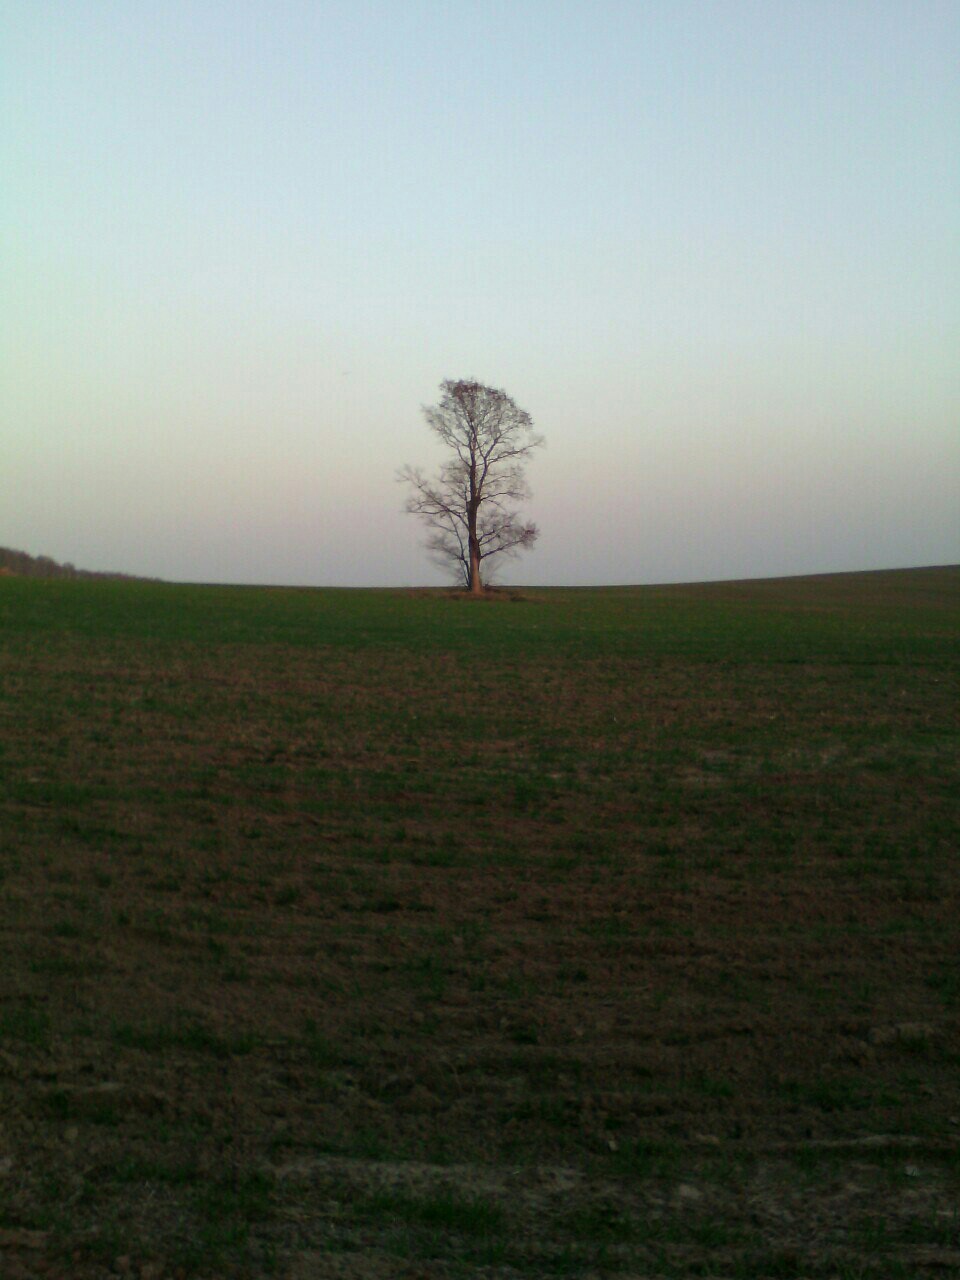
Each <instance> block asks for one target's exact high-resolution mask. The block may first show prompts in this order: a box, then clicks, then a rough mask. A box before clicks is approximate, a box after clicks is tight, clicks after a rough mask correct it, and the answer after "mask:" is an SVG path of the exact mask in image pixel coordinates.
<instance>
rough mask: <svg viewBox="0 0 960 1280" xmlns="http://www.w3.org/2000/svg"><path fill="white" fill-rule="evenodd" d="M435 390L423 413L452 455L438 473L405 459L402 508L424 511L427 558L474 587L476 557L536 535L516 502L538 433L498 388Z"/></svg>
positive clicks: (480, 560)
mask: <svg viewBox="0 0 960 1280" xmlns="http://www.w3.org/2000/svg"><path fill="white" fill-rule="evenodd" d="M440 390H441V391H442V393H443V394H442V396H441V398H440V403H439V404H436V405H430V406H425V407H424V410H423V413H424V417H425V418H426V420H427V425H428V426H429V427H430V429H431V431H433V432H435V434H436V435H438V436H439V437H440V439H441V440H442V441H443V443H444V444H445V445H446V446H447V447H448V448H449V449H450V451H451V456H450V457H449V458H448V460H447V461H446V462H445V463H444V464H443V466H442V467H441V468H440V473H439V475H438V476H437V477H436V479H433V480H431V479H428V478H427V477H426V476H424V474H423V472H422V471H421V470H420V469H419V468H417V467H410V466H407V467H404V468H403V469H402V471H400V473H399V477H398V478H399V479H400V480H401V481H402V482H403V483H405V484H408V485H409V486H410V489H411V493H410V497H409V498H408V499H407V506H406V509H407V511H409V512H410V513H411V514H412V515H417V516H423V518H424V521H425V522H426V525H427V527H428V528H429V529H430V531H431V532H430V535H429V537H428V538H427V548H428V550H429V551H430V552H431V554H432V555H433V558H434V559H435V560H436V561H437V562H438V563H439V564H442V565H444V566H445V567H451V568H453V569H454V570H455V572H456V575H457V578H458V580H460V581H462V582H463V585H464V587H465V588H466V589H467V590H468V591H470V592H472V593H473V594H474V595H480V594H482V592H483V576H482V573H481V565H485V564H486V562H487V561H488V560H491V559H493V557H494V556H512V555H517V554H518V553H519V552H520V551H524V550H526V549H527V548H529V547H532V546H533V544H534V543H535V542H536V540H537V534H538V530H537V526H536V525H535V524H531V523H530V522H529V521H524V520H522V519H521V517H520V513H519V511H517V510H516V509H515V504H516V503H518V502H523V501H524V500H525V499H526V498H529V496H530V489H529V487H528V485H527V479H526V475H525V474H524V463H525V462H526V460H527V458H528V457H529V456H530V454H531V453H532V452H533V450H534V449H536V448H539V446H540V445H542V444H543V437H542V436H539V435H537V434H536V432H534V430H533V420H532V419H531V417H530V415H529V413H526V412H525V411H524V410H523V409H519V408H518V407H517V406H516V405H515V404H514V402H513V401H512V400H511V399H510V397H509V396H508V395H507V394H506V392H504V391H497V390H496V389H495V388H493V387H485V386H483V385H482V384H481V383H479V382H474V381H472V380H466V381H462V382H452V381H447V382H442V383H441V384H440Z"/></svg>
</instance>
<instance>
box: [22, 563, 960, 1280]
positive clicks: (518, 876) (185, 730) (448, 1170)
mask: <svg viewBox="0 0 960 1280" xmlns="http://www.w3.org/2000/svg"><path fill="white" fill-rule="evenodd" d="M958 638H960V571H958V570H956V569H933V570H918V571H912V572H902V573H879V574H863V575H836V576H829V577H823V578H819V579H797V580H784V581H780V582H777V581H770V582H754V583H727V584H712V585H700V586H689V587H651V588H616V589H609V590H599V589H598V590H593V589H590V590H529V591H526V592H523V593H522V598H521V599H512V598H501V599H499V600H496V601H485V602H481V603H479V604H477V603H471V602H468V601H464V600H462V599H458V598H456V597H453V596H451V595H450V594H448V593H444V592H438V591H422V592H402V591H380V592H378V591H354V592H351V591H310V590H279V589H262V588H243V589H241V588H218V587H191V586H174V585H164V584H156V583H153V584H147V583H131V582H107V581H104V582H98V581H91V582H56V581H49V582H47V581H20V580H17V579H9V578H7V579H0V690H2V698H3V701H2V705H0V713H2V715H0V950H2V954H0V1090H2V1092H3V1096H4V1105H5V1111H4V1126H3V1135H2V1136H3V1140H4V1144H5V1145H4V1147H3V1150H2V1151H0V1161H3V1160H6V1159H8V1158H9V1160H10V1161H11V1163H10V1165H9V1168H7V1166H6V1165H4V1166H3V1168H4V1169H6V1172H5V1173H4V1174H2V1175H0V1176H2V1178H3V1180H4V1181H3V1190H4V1193H5V1195H6V1200H5V1202H4V1207H3V1209H2V1213H3V1225H4V1226H5V1227H9V1228H11V1229H23V1230H26V1229H30V1230H42V1231H46V1232H48V1233H49V1236H50V1241H49V1249H48V1250H47V1252H49V1253H50V1255H51V1256H50V1258H49V1259H45V1261H48V1262H49V1266H48V1268H47V1269H48V1270H52V1271H54V1272H56V1271H57V1268H59V1270H60V1271H63V1270H64V1268H66V1269H67V1270H69V1269H70V1267H71V1266H73V1265H74V1264H73V1261H72V1260H73V1257H74V1254H77V1256H78V1258H79V1259H80V1262H81V1264H82V1265H87V1263H88V1262H89V1263H90V1266H91V1267H93V1266H95V1265H96V1266H102V1267H103V1268H106V1269H111V1268H112V1269H114V1270H115V1269H116V1268H115V1267H114V1263H115V1260H116V1258H118V1257H121V1256H124V1255H128V1256H130V1257H131V1259H132V1261H131V1267H132V1268H133V1270H134V1273H136V1272H137V1270H138V1268H140V1267H141V1266H142V1265H144V1264H147V1263H149V1262H151V1261H152V1260H155V1259H163V1260H164V1263H165V1265H166V1266H167V1268H168V1270H170V1271H171V1272H175V1271H176V1269H177V1268H181V1269H183V1270H184V1272H185V1273H186V1274H188V1275H191V1276H196V1277H198V1278H201V1277H210V1276H212V1275H215V1274H230V1275H233V1274H236V1275H237V1276H257V1275H266V1274H270V1273H271V1270H274V1271H276V1272H277V1273H278V1274H287V1273H288V1272H289V1269H290V1267H291V1266H293V1264H294V1263H295V1262H296V1260H297V1258H298V1256H300V1254H303V1255H304V1256H307V1255H314V1256H320V1257H325V1256H327V1255H328V1254H329V1255H330V1256H333V1255H343V1257H344V1258H346V1259H348V1260H349V1259H350V1258H351V1257H352V1258H353V1261H354V1262H355V1263H356V1267H355V1270H357V1269H359V1271H358V1273H360V1271H362V1268H363V1266H365V1265H366V1264H367V1263H368V1262H370V1263H371V1266H373V1267H374V1272H375V1269H376V1267H378V1266H379V1267H381V1269H382V1266H383V1265H386V1264H384V1263H383V1258H385V1257H386V1258H388V1259H391V1258H392V1259H393V1260H394V1262H391V1263H390V1264H389V1265H395V1264H396V1265H400V1264H399V1263H398V1262H397V1260H398V1259H403V1260H404V1262H403V1265H404V1266H406V1265H407V1264H409V1265H410V1266H411V1267H413V1268H416V1267H424V1268H430V1267H435V1268H436V1269H437V1271H438V1273H441V1274H444V1275H447V1274H449V1275H451V1276H464V1277H465V1276H469V1275H472V1274H476V1272H477V1270H478V1269H479V1268H483V1267H488V1268H500V1269H501V1270H504V1273H505V1274H510V1275H512V1276H522V1277H541V1276H554V1275H556V1276H562V1275H568V1276H575V1275H583V1274H587V1273H590V1272H594V1273H596V1274H598V1275H606V1274H611V1275H616V1274H618V1273H619V1274H624V1275H634V1274H661V1275H664V1276H678V1277H679V1276H681V1275H697V1274H700V1275H705V1276H709V1275H713V1274H718V1273H719V1274H724V1275H727V1274H729V1275H731V1276H744V1277H746V1276H753V1275H768V1274H769V1275H783V1276H786V1275H796V1276H799V1275H816V1276H826V1275H837V1276H847V1275H849V1276H853V1275H864V1276H866V1275H876V1276H881V1275H883V1276H885V1275H891V1276H893V1275H896V1274H902V1275H908V1274H909V1275H913V1274H923V1271H922V1270H918V1268H919V1267H921V1266H922V1265H926V1264H923V1263H922V1258H923V1256H924V1255H923V1250H924V1249H925V1248H930V1249H933V1248H936V1249H945V1248H947V1247H948V1246H949V1247H952V1245H950V1242H951V1241H952V1239H953V1236H952V1235H951V1231H952V1230H953V1225H954V1224H955V1218H951V1217H950V1213H951V1211H952V1210H953V1209H955V1207H956V1205H957V1203H958V1199H960V1157H958V1154H957V1152H958V1150H960V1129H958V1127H957V1124H956V1123H955V1121H956V1118H957V1117H956V1103H955V1083H956V1081H955V1076H956V1069H957V1065H958V1063H960V1039H958V1028H957V1022H956V1013H957V1006H958V993H960V986H958V981H957V977H956V967H957V966H956V921H957V918H958V915H960V864H958V860H957V857H956V851H957V848H958V847H960V804H958V798H957V788H956V779H957V776H958V774H960V740H958V734H957V707H958V706H960V639H958ZM902 1027H906V1028H907V1030H904V1031H902V1032H901V1031H900V1030H899V1028H902ZM911 1027H913V1028H914V1029H913V1030H912V1031H911V1030H910V1029H909V1028H911ZM877 1028H879V1029H880V1030H879V1033H875V1032H876V1029H877ZM890 1028H894V1029H895V1030H894V1031H893V1032H890V1031H889V1030H888V1029H890ZM918 1028H919V1029H918ZM872 1033H875V1034H872ZM103 1086H107V1087H106V1088H104V1087H103ZM876 1135H893V1136H894V1138H895V1139H896V1143H895V1144H893V1145H887V1146H883V1147H871V1146H869V1145H866V1146H864V1145H862V1143H863V1140H864V1139H869V1138H870V1137H871V1136H876ZM831 1144H832V1145H831ZM908 1168H909V1169H911V1170H912V1169H914V1168H916V1169H918V1170H919V1171H920V1172H919V1173H918V1174H916V1175H914V1174H913V1173H908V1172H907V1169H908ZM850 1187H855V1188H860V1189H861V1190H860V1191H858V1192H857V1193H856V1194H855V1193H854V1192H852V1191H850V1190H849V1188H850ZM681 1189H683V1190H682V1191H681ZM915 1190H916V1191H918V1195H917V1196H916V1198H915V1199H910V1197H909V1196H907V1195H906V1193H907V1192H910V1193H911V1194H912V1193H913V1191H915ZM7 1192H9V1194H7ZM784 1210H785V1211H786V1212H787V1213H789V1214H790V1215H791V1217H790V1218H789V1221H792V1222H793V1223H794V1224H795V1228H796V1229H795V1231H794V1233H793V1236H792V1241H793V1243H790V1244H789V1247H787V1246H784V1245H783V1243H782V1242H781V1240H780V1234H781V1233H782V1224H783V1222H785V1221H788V1219H787V1218H786V1217H785V1216H784V1215H783V1212H782V1211H784ZM885 1214H886V1219H887V1221H889V1223H890V1224H891V1225H890V1228H889V1230H882V1229H881V1228H880V1227H879V1226H878V1223H879V1222H882V1221H883V1220H884V1215H885ZM778 1215H779V1216H778ZM814 1239H817V1240H818V1242H819V1243H818V1245H817V1247H816V1249H814V1247H813V1246H812V1245H810V1247H807V1245H806V1244H803V1243H802V1242H803V1241H808V1242H809V1241H812V1240H814ZM796 1241H800V1242H801V1243H799V1244H797V1243H796ZM851 1242H853V1243H852V1244H851ZM858 1250H859V1255H858V1253H857V1251H858ZM375 1259H379V1260H380V1261H378V1262H375V1263H374V1262H371V1260H375ZM918 1259H920V1262H918ZM911 1268H912V1270H911Z"/></svg>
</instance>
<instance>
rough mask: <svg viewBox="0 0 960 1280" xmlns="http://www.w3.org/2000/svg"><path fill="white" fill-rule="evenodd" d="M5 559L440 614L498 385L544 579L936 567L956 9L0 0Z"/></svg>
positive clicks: (947, 525)
mask: <svg viewBox="0 0 960 1280" xmlns="http://www.w3.org/2000/svg"><path fill="white" fill-rule="evenodd" d="M2 14H3V27H4V34H3V42H2V43H3V49H4V53H3V55H2V56H3V60H4V66H3V68H2V77H0V78H2V89H0V122H2V123H0V130H2V139H0V172H2V173H3V175H4V178H3V189H2V195H0V213H2V221H3V240H4V250H3V263H2V285H3V291H4V295H5V298H6V302H5V305H4V315H5V323H4V330H3V353H2V354H3V368H4V374H3V379H2V384H0V411H2V428H0V468H2V474H3V479H4V484H3V505H2V508H0V545H7V546H14V547H21V548H23V549H25V550H29V551H32V552H34V553H45V554H48V555H52V556H55V557H56V558H58V559H66V560H72V561H74V562H75V563H77V564H78V565H82V566H84V567H87V568H116V569H122V570H126V571H128V572H133V573H145V574H154V575H159V576H163V577H167V578H173V579H188V580H189V579H192V580H207V581H213V580H217V581H238V582H251V581H256V582H288V583H316V584H344V585H351V584H352V585H391V584H403V583H418V582H430V581H437V580H438V577H437V573H436V571H435V570H434V569H432V567H431V566H430V564H429V562H428V561H427V559H426V557H425V555H424V553H423V551H422V549H421V546H420V543H421V530H420V529H419V527H418V525H417V523H416V521H415V520H414V519H413V518H411V517H408V516H404V515H403V514H402V513H401V506H402V499H403V495H402V492H401V491H400V489H399V488H398V487H397V485H396V483H395V480H394V473H395V471H396V469H397V468H398V467H399V466H400V465H401V464H403V463H405V462H413V463H423V464H431V463H433V462H435V461H436V460H438V457H439V455H438V454H437V452H436V449H435V448H434V444H433V442H432V440H431V438H430V436H429V435H428V433H427V431H426V428H425V426H424V425H423V422H422V419H421V416H420V406H421V405H422V404H424V403H430V402H432V401H433V400H434V399H435V398H436V395H437V386H438V383H439V382H440V381H441V379H443V378H450V377H476V378H479V379H480V380H482V381H485V382H489V383H492V384H493V385H495V386H500V387H503V388H504V389H505V390H507V391H508V392H509V393H510V394H511V395H513V396H514V398H515V399H516V400H517V401H518V403H519V404H520V405H521V406H522V407H523V408H525V409H527V410H528V411H529V412H530V413H531V414H532V415H533V417H534V419H535V421H536V424H537V427H538V428H539V429H540V430H541V431H542V432H543V434H544V435H545V436H546V438H547V442H548V443H547V448H546V449H545V450H544V451H543V452H542V453H541V454H540V456H538V457H537V458H536V460H535V462H534V463H533V465H532V466H531V469H530V479H531V482H532V486H533V490H534V497H533V500H532V502H531V503H530V504H529V507H528V512H529V514H530V515H531V516H532V517H533V518H534V519H536V520H537V521H538V523H539V524H540V526H541V529H542V536H541V541H540V544H539V546H538V548H537V550H536V551H535V552H533V553H532V555H530V556H528V557H526V558H525V559H524V560H522V561H519V562H517V564H516V565H515V566H514V567H513V568H512V569H511V570H510V571H509V572H508V573H507V574H506V575H504V577H505V579H506V580H512V581H526V582H541V583H593V582H597V583H603V582H651V581H675V580H698V579H706V578H724V577H748V576H757V575H774V574H787V573H803V572H821V571H829V570H836V569H858V568H875V567H885V566H894V565H914V564H932V563H946V562H956V561H958V560H960V358H958V352H960V343H958V338H960V323H958V321H960V240H958V234H957V233H958V229H960V227H958V223H960V219H958V212H960V198H958V197H960V178H958V174H960V169H958V155H960V148H958V140H960V127H958V126H960V80H958V76H957V72H956V67H957V66H958V65H960V10H958V7H957V6H956V4H955V3H953V0H950V2H949V3H947V2H943V3H934V2H929V0H905V2H904V3H883V0H862V2H861V3H844V0H829V2H824V3H819V2H816V0H805V2H804V0H801V2H797V3H794V2H793V0H790V2H789V3H788V2H787V0H783V2H782V3H780V2H778V0H756V2H755V3H748V2H746V0H743V2H740V3H737V2H734V0H699V2H698V3H685V2H684V0H658V2H653V0H651V2H648V3H640V2H639V0H635V2H634V3H629V4H628V3H615V2H613V0H608V2H604V0H599V2H595V3H591V4H587V3H585V2H583V3H564V2H562V0H556V2H553V3H550V2H548V0H527V2H526V3H524V0H510V2H509V3H502V2H498V0H485V2H484V0H457V2H456V3H452V2H451V3H436V2H434V3H428V2H425V0H419V2H418V0H406V2H404V3H399V2H398V0H390V2H388V0H368V2H366V3H363V2H360V0H349V2H346V0H344V2H339V0H337V2H335V3H305V2H295V0H287V2H286V3H284V2H283V0H280V2H279V3H270V4H268V3H266V0H262V2H261V3H256V4H255V3H242V2H237V0H234V2H233V3H231V4H223V3H222V0H218V2H216V3H208V2H206V0H192V2H190V3H187V2H179V3H178V2H176V0H173V2H171V0H162V2H161V0H158V2H157V3H145V2H144V0H123V2H117V3H97V2H95V0H72V2H70V3H66V2H63V3H58V4H54V3H45V2H44V0H29V2H26V0H24V2H22V3H11V2H9V0H8V2H7V3H4V4H3V5H2Z"/></svg>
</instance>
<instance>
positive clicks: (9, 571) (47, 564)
mask: <svg viewBox="0 0 960 1280" xmlns="http://www.w3.org/2000/svg"><path fill="white" fill-rule="evenodd" d="M12 576H15V577H18V578H130V577H131V576H132V575H131V574H129V573H92V572H91V571H90V570H89V569H77V568H76V567H75V566H74V565H72V564H59V563H58V562H57V561H56V560H51V559H50V557H49V556H31V555H28V554H27V552H26V551H13V550H11V549H10V548H9V547H0V577H12Z"/></svg>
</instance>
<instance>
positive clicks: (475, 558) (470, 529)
mask: <svg viewBox="0 0 960 1280" xmlns="http://www.w3.org/2000/svg"><path fill="white" fill-rule="evenodd" d="M479 514H480V495H479V494H478V493H477V461H476V456H475V454H474V453H473V450H471V452H470V505H469V507H468V509H467V545H468V547H469V550H470V594H471V595H473V596H480V595H483V583H482V582H481V581H480V538H479V535H478V534H477V517H478V515H479Z"/></svg>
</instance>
